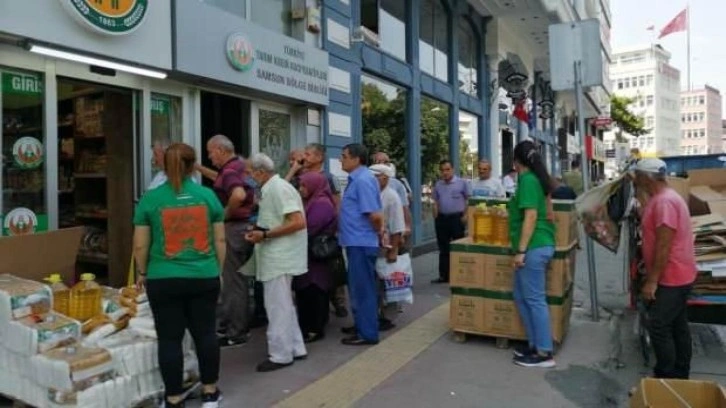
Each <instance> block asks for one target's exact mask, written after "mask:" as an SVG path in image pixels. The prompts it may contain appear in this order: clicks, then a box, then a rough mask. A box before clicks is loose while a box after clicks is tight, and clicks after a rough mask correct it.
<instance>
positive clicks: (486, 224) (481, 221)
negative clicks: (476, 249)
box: [474, 203, 494, 244]
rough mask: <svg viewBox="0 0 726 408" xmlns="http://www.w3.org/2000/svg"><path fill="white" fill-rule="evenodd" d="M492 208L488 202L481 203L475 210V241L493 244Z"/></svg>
mask: <svg viewBox="0 0 726 408" xmlns="http://www.w3.org/2000/svg"><path fill="white" fill-rule="evenodd" d="M492 215H493V214H492V210H491V209H490V208H489V207H487V205H486V204H483V203H482V204H480V206H478V207H477V209H476V211H475V212H474V242H476V243H478V244H491V243H492V235H493V232H494V219H493V217H492Z"/></svg>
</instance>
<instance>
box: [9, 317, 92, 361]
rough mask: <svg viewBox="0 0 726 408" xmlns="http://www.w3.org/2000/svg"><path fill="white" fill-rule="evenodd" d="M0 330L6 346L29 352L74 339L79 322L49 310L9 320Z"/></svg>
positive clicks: (35, 352) (15, 350)
mask: <svg viewBox="0 0 726 408" xmlns="http://www.w3.org/2000/svg"><path fill="white" fill-rule="evenodd" d="M0 334H2V335H1V336H0V340H2V343H3V344H4V345H5V347H7V348H8V349H10V350H11V351H14V352H16V353H20V354H23V355H27V356H31V355H34V354H38V353H43V352H45V351H48V350H51V349H54V348H56V347H62V346H66V345H69V344H72V343H75V342H76V341H77V340H78V339H79V338H80V336H81V324H80V323H79V322H78V321H76V320H73V319H71V318H69V317H66V316H63V315H61V314H58V313H55V312H50V313H45V314H41V315H32V316H28V317H25V318H22V319H20V320H16V321H13V322H10V323H9V324H8V325H7V326H6V327H5V328H4V329H3V330H2V333H0Z"/></svg>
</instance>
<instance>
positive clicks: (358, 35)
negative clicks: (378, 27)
mask: <svg viewBox="0 0 726 408" xmlns="http://www.w3.org/2000/svg"><path fill="white" fill-rule="evenodd" d="M351 42H354V43H355V42H362V43H366V44H368V45H370V46H372V47H378V46H379V45H380V40H379V38H378V34H376V33H374V32H373V31H371V30H369V29H368V28H366V27H363V26H360V27H358V28H356V29H355V30H354V31H353V38H352V39H351Z"/></svg>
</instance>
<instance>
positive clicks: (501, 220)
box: [494, 204, 509, 247]
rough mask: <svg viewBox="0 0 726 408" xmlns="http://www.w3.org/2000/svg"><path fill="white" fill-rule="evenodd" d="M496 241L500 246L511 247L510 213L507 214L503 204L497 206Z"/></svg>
mask: <svg viewBox="0 0 726 408" xmlns="http://www.w3.org/2000/svg"><path fill="white" fill-rule="evenodd" d="M494 241H496V243H497V245H499V246H503V247H508V246H509V213H508V212H507V207H506V206H505V205H503V204H502V205H498V206H497V213H496V218H495V221H494Z"/></svg>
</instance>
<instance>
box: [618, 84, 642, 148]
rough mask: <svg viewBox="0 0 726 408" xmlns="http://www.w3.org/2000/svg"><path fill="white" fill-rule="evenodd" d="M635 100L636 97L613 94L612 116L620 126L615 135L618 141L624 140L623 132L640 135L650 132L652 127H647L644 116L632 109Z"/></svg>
mask: <svg viewBox="0 0 726 408" xmlns="http://www.w3.org/2000/svg"><path fill="white" fill-rule="evenodd" d="M633 102H635V99H634V98H628V97H624V96H617V95H612V97H611V98H610V117H611V118H612V119H613V122H614V123H615V125H616V126H617V127H618V131H617V132H616V133H615V136H616V138H617V140H618V142H621V143H622V142H624V141H625V140H624V138H623V132H624V133H627V134H629V135H632V136H635V137H639V136H643V135H645V134H648V133H650V129H646V128H645V120H644V119H643V117H642V116H639V115H636V114H634V113H633V112H631V111H630V109H629V107H630V105H631V104H632V103H633Z"/></svg>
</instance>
